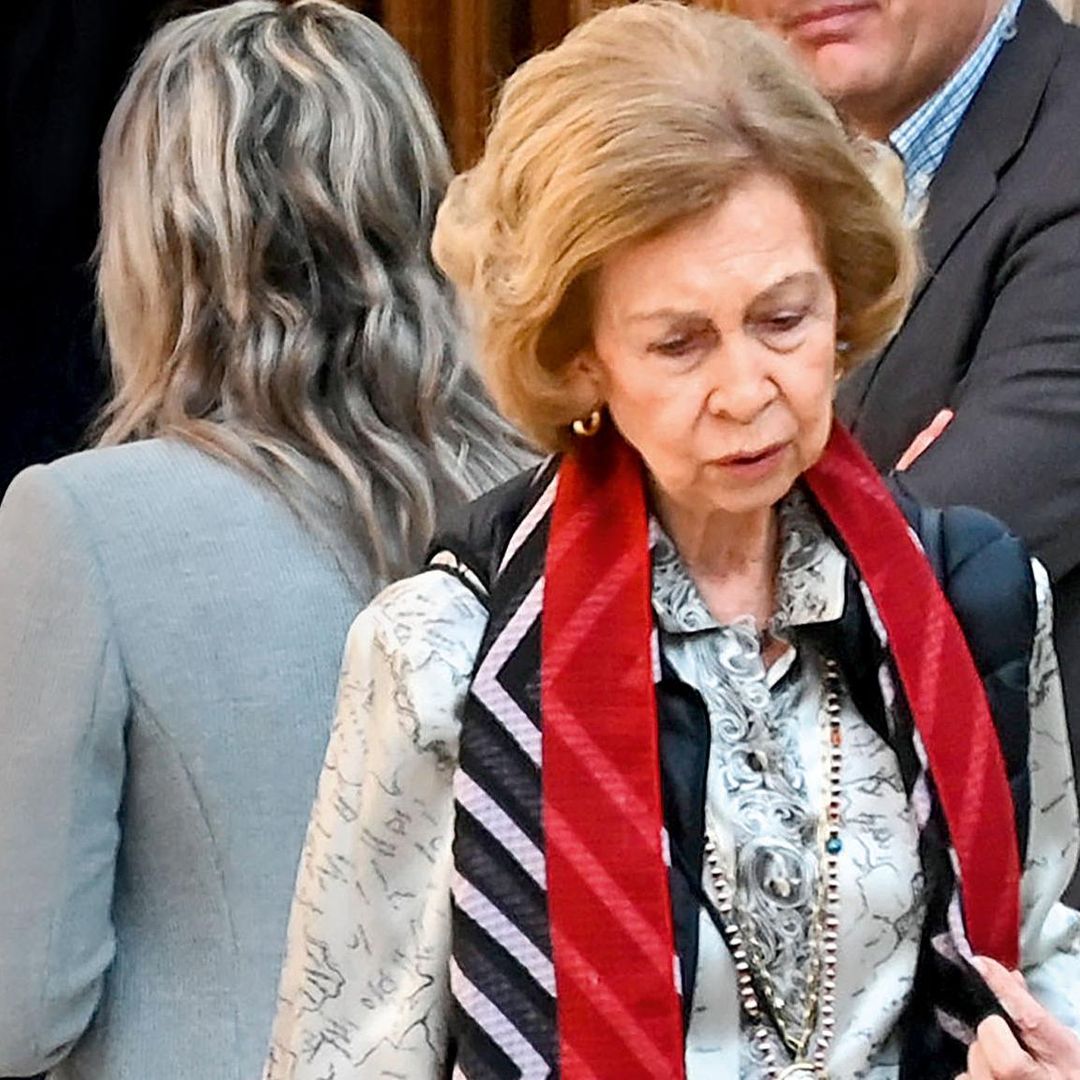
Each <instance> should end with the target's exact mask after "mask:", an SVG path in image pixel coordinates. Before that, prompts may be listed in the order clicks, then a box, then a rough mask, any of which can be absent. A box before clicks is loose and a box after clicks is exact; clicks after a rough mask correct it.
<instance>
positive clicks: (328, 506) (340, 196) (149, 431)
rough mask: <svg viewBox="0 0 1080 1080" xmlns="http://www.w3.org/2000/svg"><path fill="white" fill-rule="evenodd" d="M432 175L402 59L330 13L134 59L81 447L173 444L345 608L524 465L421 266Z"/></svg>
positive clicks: (440, 285)
mask: <svg viewBox="0 0 1080 1080" xmlns="http://www.w3.org/2000/svg"><path fill="white" fill-rule="evenodd" d="M451 175H452V174H451V167H450V162H449V158H448V155H447V152H446V148H445V145H444V143H443V140H442V136H441V134H440V132H439V127H438V123H437V121H436V119H435V116H434V113H433V110H432V107H431V104H430V102H429V100H428V98H427V95H426V94H425V92H424V90H423V87H422V86H421V84H420V81H419V79H418V77H417V76H416V74H415V72H414V70H413V68H412V65H411V64H410V62H409V60H408V58H407V57H406V55H405V53H404V52H403V51H402V50H401V48H400V47H399V46H398V45H397V44H396V43H395V42H394V41H393V39H392V38H390V37H389V36H388V35H387V34H386V33H385V32H384V31H383V30H381V29H380V28H379V27H378V26H377V25H376V24H375V23H373V22H372V21H371V20H370V19H367V18H365V17H364V16H362V15H360V14H358V13H356V12H354V11H350V10H349V9H348V8H346V7H344V6H342V5H339V4H336V3H333V2H331V0H298V2H296V3H292V4H285V3H278V2H276V0H240V2H237V3H232V4H228V5H226V6H224V7H219V8H214V9H211V10H209V11H204V12H201V13H198V14H193V15H189V16H186V17H184V18H180V19H177V20H176V21H174V22H171V23H169V24H167V25H165V26H164V27H163V28H162V29H161V30H159V32H158V33H157V34H156V35H155V36H154V37H153V38H152V39H151V41H150V42H149V44H148V45H147V46H146V49H145V51H144V52H143V53H142V55H141V56H140V58H139V60H138V62H137V63H136V65H135V67H134V70H133V71H132V73H131V76H130V79H129V81H128V83H127V86H126V88H125V89H124V92H123V94H122V96H121V98H120V100H119V103H118V104H117V106H116V109H115V111H114V113H113V115H112V118H111V120H110V123H109V126H108V130H107V133H106V135H105V140H104V144H103V147H102V152H101V217H102V224H101V235H100V241H99V249H98V258H99V268H98V291H99V297H100V303H101V309H102V314H103V318H104V324H105V330H106V335H107V339H108V346H109V355H110V359H111V363H112V368H113V373H114V381H115V394H114V396H113V399H112V401H111V403H110V404H109V406H108V408H107V410H106V413H105V416H104V418H103V421H102V425H101V434H100V439H99V442H100V443H101V444H104V445H108V444H115V443H122V442H126V441H128V440H132V439H141V438H147V437H150V436H171V437H176V438H179V439H182V440H184V441H186V442H188V443H191V444H193V445H195V446H197V447H199V448H200V449H202V450H205V451H207V452H209V453H212V454H214V455H216V456H218V457H220V458H222V459H224V460H226V461H229V462H231V463H233V464H236V465H238V466H240V467H241V468H244V469H246V470H248V471H249V472H250V473H252V474H253V475H255V476H257V477H258V478H260V479H261V480H262V481H265V482H266V483H267V484H269V485H270V486H271V487H272V488H274V489H275V490H276V491H278V492H279V493H280V494H281V495H282V496H284V498H285V499H286V500H287V501H288V503H289V504H290V505H291V506H292V507H293V508H294V509H295V510H296V511H297V513H298V514H300V516H301V517H302V519H303V520H304V521H305V522H306V523H308V524H310V525H313V526H320V528H321V526H322V525H326V526H327V527H326V528H322V529H321V531H322V532H324V533H328V534H329V535H330V539H331V540H332V541H333V542H334V548H335V550H337V551H340V552H343V553H344V555H343V556H342V557H343V559H344V561H345V562H346V563H347V564H348V569H349V573H350V576H352V577H356V578H358V579H360V582H361V584H362V586H363V590H364V591H365V592H368V593H370V591H371V589H373V588H375V587H377V586H378V585H379V584H380V583H382V582H384V581H386V580H388V579H389V578H392V577H395V576H398V575H400V574H403V573H407V572H409V571H411V570H412V569H413V568H414V566H415V564H416V562H417V560H418V559H419V558H420V557H421V556H422V555H423V550H424V547H425V545H426V544H427V542H428V540H429V537H430V534H431V531H432V527H433V524H434V521H435V513H436V502H437V501H438V502H439V504H440V509H441V508H444V507H446V506H447V504H451V505H452V504H454V503H455V502H464V501H465V500H467V499H468V498H470V497H472V496H474V495H475V494H477V493H479V492H480V491H482V490H484V489H485V488H487V487H489V486H490V485H491V484H493V483H495V482H497V481H499V480H500V479H503V478H504V477H506V476H507V475H509V474H510V473H512V472H513V471H514V470H515V469H516V468H517V467H518V466H519V463H520V461H521V460H522V458H521V454H520V451H519V450H518V449H517V448H516V447H515V445H514V442H513V441H512V440H513V439H514V436H513V435H512V434H511V431H510V428H509V426H508V425H507V424H506V423H505V421H504V420H503V419H502V418H501V417H500V416H499V415H498V414H497V413H496V411H495V409H494V408H493V406H492V405H491V404H490V403H489V401H488V400H487V397H486V394H485V392H484V390H483V388H482V386H481V383H480V380H479V378H478V376H477V375H476V374H475V372H473V371H472V370H471V369H470V368H469V366H468V365H467V364H466V363H465V360H464V355H463V352H464V350H463V348H462V344H461V341H460V340H459V339H460V336H461V335H460V325H459V316H458V312H457V309H456V303H455V298H454V293H453V290H452V288H451V286H450V285H449V283H448V282H447V281H446V280H445V278H444V277H443V276H442V274H441V273H440V272H439V271H438V269H437V268H436V266H435V265H434V262H433V260H432V257H431V253H430V243H431V233H432V229H433V227H434V221H435V211H436V208H437V206H438V204H439V202H440V200H441V199H442V196H443V194H444V192H445V189H446V185H447V183H448V182H449V180H450V177H451Z"/></svg>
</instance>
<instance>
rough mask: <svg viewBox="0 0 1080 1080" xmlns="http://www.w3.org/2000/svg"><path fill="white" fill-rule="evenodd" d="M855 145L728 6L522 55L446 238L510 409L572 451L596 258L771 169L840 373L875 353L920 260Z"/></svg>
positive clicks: (610, 21)
mask: <svg viewBox="0 0 1080 1080" xmlns="http://www.w3.org/2000/svg"><path fill="white" fill-rule="evenodd" d="M863 157H864V149H863V148H862V147H860V146H859V144H858V143H857V142H856V141H855V140H854V139H853V137H851V136H850V135H849V134H848V133H847V132H846V131H845V130H844V128H843V126H842V124H841V123H840V121H839V120H838V119H837V116H836V114H835V112H834V110H833V109H832V107H831V106H830V105H829V104H828V103H827V102H826V101H825V100H824V98H822V97H821V96H820V95H819V94H818V93H817V91H816V90H815V89H814V88H813V87H812V85H811V84H810V82H809V81H808V79H807V78H806V76H805V75H804V74H803V73H802V72H801V71H800V70H799V69H798V68H797V66H796V64H795V62H794V61H793V60H792V59H790V58H789V57H788V56H787V54H786V53H785V51H784V48H783V46H782V45H781V44H779V43H778V42H776V41H774V40H773V39H771V38H770V37H769V36H768V35H767V34H765V33H764V32H763V31H761V30H758V29H757V28H755V27H754V26H753V25H751V24H750V23H749V22H746V21H744V20H742V19H739V18H736V17H734V16H732V15H726V14H722V13H720V12H717V11H710V10H706V9H704V8H696V7H686V6H683V5H681V4H678V3H674V2H669V0H658V2H651V3H637V4H632V5H629V6H626V7H621V8H614V9H611V10H608V11H604V12H602V13H601V14H599V15H596V16H594V17H593V18H592V19H590V20H589V21H587V22H585V23H583V24H582V25H581V26H579V27H577V28H576V29H575V30H573V31H572V32H571V33H570V34H569V35H568V36H567V37H566V38H565V40H564V41H563V42H562V43H561V44H560V45H558V46H557V47H556V48H554V49H552V50H550V51H548V52H545V53H541V54H540V55H538V56H535V57H533V58H532V59H531V60H529V61H527V62H526V63H525V64H523V65H522V66H521V67H520V68H519V69H518V70H517V71H516V72H515V73H514V74H513V75H512V76H511V77H510V79H509V80H508V81H507V83H506V85H505V87H504V88H503V90H502V93H501V95H500V97H499V100H498V103H497V106H496V110H495V115H494V120H493V123H492V128H491V132H490V135H489V137H488V141H487V145H486V148H485V151H484V155H483V157H482V159H481V160H480V162H479V163H478V164H477V165H476V166H475V167H474V168H473V169H471V170H470V171H468V172H466V173H464V174H462V175H461V176H458V177H457V178H456V180H455V181H454V182H453V184H452V185H451V187H450V190H449V192H448V195H447V198H446V200H445V202H444V203H443V205H442V208H441V209H440V212H439V217H438V221H437V224H436V230H435V238H434V251H435V257H436V261H437V262H438V263H439V264H440V265H441V266H442V268H443V269H444V271H445V272H446V274H447V275H448V276H449V277H450V278H451V279H452V280H453V281H454V282H455V283H456V284H457V286H458V288H459V289H460V290H461V292H462V293H463V295H464V296H465V297H466V298H467V300H468V303H469V307H470V309H471V314H472V319H473V322H474V330H475V333H476V335H477V341H478V345H479V351H480V360H481V363H482V367H483V371H484V373H485V375H486V378H487V381H488V385H489V388H490V389H491V391H492V393H493V394H494V396H495V398H496V401H497V403H498V404H499V406H500V407H501V409H502V410H503V411H504V413H505V414H506V415H507V416H508V417H509V418H510V419H511V420H513V421H514V422H515V423H516V424H518V425H519V426H520V427H521V428H522V429H523V430H524V431H525V432H527V433H528V435H529V436H530V437H531V438H532V439H534V440H535V441H536V442H537V443H538V444H539V445H541V446H543V447H545V448H547V449H556V448H559V447H560V446H565V445H566V441H567V434H568V426H569V425H570V424H571V422H572V421H573V420H574V419H575V418H576V417H580V416H582V415H583V414H584V413H587V412H588V411H589V410H590V409H591V408H593V407H594V405H595V402H592V401H586V400H579V398H580V394H581V391H580V390H578V389H577V385H578V384H577V383H575V382H573V381H572V380H571V379H570V378H569V377H568V376H569V367H570V362H571V360H572V359H573V357H574V356H575V355H576V354H577V353H578V352H579V351H580V350H581V349H583V348H585V347H587V346H588V344H589V341H590V333H591V326H590V323H591V311H590V304H589V294H590V288H589V285H590V279H591V277H592V275H594V273H595V271H596V270H597V269H598V267H599V266H600V264H601V263H602V261H603V259H604V257H605V256H606V255H607V254H608V253H609V252H611V251H612V250H613V249H614V248H615V247H616V246H617V245H622V244H626V243H628V242H633V241H637V240H642V239H644V238H646V237H649V236H652V235H655V234H656V233H658V232H661V231H663V230H665V229H667V228H670V227H672V226H673V225H675V224H677V223H679V222H681V221H684V220H686V219H687V218H690V217H692V216H694V215H696V214H699V213H702V212H704V211H706V210H708V209H709V208H711V207H714V206H716V205H717V204H718V203H720V202H721V201H722V200H723V199H724V198H725V197H726V196H727V195H728V194H729V193H730V192H731V190H732V189H733V188H734V187H735V186H736V185H737V184H739V183H740V182H741V181H743V180H745V179H746V178H747V177H749V176H750V175H752V174H759V173H762V172H765V173H768V174H771V175H775V176H778V177H780V178H782V179H784V180H786V181H787V182H788V183H789V184H790V185H791V186H792V188H793V189H794V191H795V192H796V193H797V195H798V197H799V199H800V200H801V202H802V204H803V207H804V209H805V210H806V211H807V212H808V214H809V216H810V219H811V221H812V223H813V224H814V226H815V227H816V229H817V231H818V235H819V238H820V244H821V250H822V255H823V258H824V260H825V262H826V265H827V267H828V270H829V272H830V275H831V278H832V281H833V285H834V287H835V289H836V293H837V301H838V326H837V334H838V344H839V368H840V369H841V370H847V369H849V368H850V367H851V366H852V365H854V364H855V363H857V362H858V361H859V360H861V359H862V358H864V357H866V356H869V355H871V354H873V353H874V352H876V351H877V350H878V349H880V348H881V347H882V346H883V345H884V343H885V342H886V341H887V340H888V338H889V337H890V336H891V335H892V334H893V333H894V331H895V329H896V327H897V326H898V324H899V322H900V320H901V319H902V317H903V315H904V312H905V311H906V309H907V305H908V302H909V299H910V295H911V289H912V285H913V281H914V278H915V271H916V258H915V253H914V247H913V244H912V240H911V238H910V235H909V233H908V231H907V230H906V228H905V227H904V225H903V223H902V221H901V219H900V217H899V215H898V213H897V212H896V211H895V209H894V208H892V207H891V206H890V205H889V203H888V201H887V200H886V199H885V198H884V197H883V196H882V194H881V193H880V192H879V190H878V188H877V187H876V186H875V185H874V183H873V182H872V180H871V179H870V177H869V175H868V173H867V171H866V169H865V168H864V165H863V160H862V159H863Z"/></svg>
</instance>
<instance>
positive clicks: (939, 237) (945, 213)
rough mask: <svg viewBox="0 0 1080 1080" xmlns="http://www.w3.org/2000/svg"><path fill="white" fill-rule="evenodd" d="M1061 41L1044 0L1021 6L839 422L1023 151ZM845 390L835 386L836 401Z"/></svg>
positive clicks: (852, 414)
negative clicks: (881, 339) (894, 317)
mask: <svg viewBox="0 0 1080 1080" xmlns="http://www.w3.org/2000/svg"><path fill="white" fill-rule="evenodd" d="M1063 42H1064V29H1063V23H1062V21H1061V17H1060V16H1059V15H1058V14H1057V12H1055V11H1054V10H1053V8H1051V7H1050V5H1049V4H1048V3H1047V0H1024V3H1023V4H1021V6H1020V13H1019V15H1018V18H1017V33H1016V37H1015V38H1014V39H1013V40H1012V41H1006V42H1005V43H1004V44H1003V45H1002V47H1001V51H1000V52H999V53H998V55H997V56H996V57H995V59H994V62H993V64H991V65H990V70H989V71H988V72H987V73H986V78H985V79H984V81H983V84H982V86H980V87H979V90H978V92H977V93H976V95H975V98H974V100H973V101H972V103H971V105H970V107H969V108H968V111H967V113H966V114H965V116H964V118H963V120H962V121H961V123H960V128H959V130H958V131H957V133H956V136H955V138H954V139H953V143H952V145H951V146H950V147H949V152H948V154H947V155H946V157H945V160H944V162H943V163H942V165H941V168H940V169H939V170H938V173H937V175H936V176H935V177H934V180H933V182H932V183H931V185H930V191H929V201H928V203H927V207H926V214H925V216H924V217H923V222H922V226H921V228H920V231H919V239H920V241H921V244H922V250H923V272H922V276H921V278H920V280H919V283H918V285H917V286H916V289H915V294H914V296H913V298H912V302H911V311H909V312H908V318H907V320H905V322H904V325H903V326H901V327H900V330H899V331H898V332H897V334H896V336H895V337H894V338H893V340H892V341H891V342H890V343H889V345H887V346H886V347H885V349H884V350H882V352H881V353H880V354H879V356H878V357H877V358H876V359H873V360H870V361H868V362H867V363H866V365H865V367H864V368H863V369H862V370H861V371H857V372H856V373H855V374H854V375H853V376H852V377H851V379H850V380H848V383H849V385H848V386H847V389H846V397H847V401H846V403H845V409H846V416H847V419H848V420H849V421H850V423H851V425H852V430H853V431H856V432H858V428H859V422H858V416H859V412H860V411H861V409H862V406H863V403H864V402H865V400H866V397H867V395H868V394H869V392H870V389H871V387H872V386H873V385H874V383H875V381H876V380H877V378H878V375H879V374H880V372H881V370H882V368H883V367H884V365H885V364H886V362H887V361H888V358H889V355H890V354H891V353H892V351H893V349H894V348H896V347H897V346H898V343H899V342H901V340H902V339H903V337H904V334H905V332H906V331H907V329H908V327H909V326H910V325H911V313H912V312H913V311H914V310H915V308H916V307H917V306H918V303H919V301H920V299H921V298H922V296H923V294H924V293H925V291H926V288H927V286H928V285H929V284H930V282H931V281H932V280H933V278H934V275H935V274H936V273H937V271H938V270H939V268H940V267H941V265H942V264H943V263H944V262H945V260H946V259H947V258H948V256H949V253H950V252H951V251H952V249H953V248H954V247H955V246H956V244H957V242H958V241H959V240H960V238H961V237H962V236H963V235H964V233H965V232H966V231H967V229H968V227H969V226H970V225H971V223H972V222H973V221H974V220H975V219H976V218H977V217H978V216H979V214H980V213H981V212H982V211H983V210H984V209H985V208H986V206H987V205H988V204H989V203H990V202H991V200H992V199H993V198H994V194H995V193H996V191H997V185H998V177H1000V176H1001V174H1002V173H1003V172H1004V171H1005V170H1006V169H1007V167H1008V165H1009V163H1010V162H1011V161H1012V160H1013V159H1014V158H1015V157H1016V155H1017V154H1018V153H1019V152H1020V150H1021V149H1022V148H1023V146H1024V143H1025V142H1026V140H1027V138H1028V133H1029V132H1030V130H1031V126H1032V124H1033V123H1034V120H1035V114H1036V112H1037V111H1038V107H1039V102H1040V101H1041V100H1042V97H1043V94H1044V93H1045V91H1046V84H1047V82H1048V81H1049V79H1050V75H1051V72H1052V71H1053V69H1054V66H1055V64H1056V63H1057V61H1058V57H1059V55H1060V53H1061V49H1062V44H1063ZM844 393H845V391H844V389H843V388H842V389H841V394H842V398H843V395H844Z"/></svg>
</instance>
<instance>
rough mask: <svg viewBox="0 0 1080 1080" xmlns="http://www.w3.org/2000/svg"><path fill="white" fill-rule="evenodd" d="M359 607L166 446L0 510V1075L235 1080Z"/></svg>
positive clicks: (221, 478)
mask: <svg viewBox="0 0 1080 1080" xmlns="http://www.w3.org/2000/svg"><path fill="white" fill-rule="evenodd" d="M366 599H367V597H363V596H360V595H357V592H356V591H355V590H354V589H353V588H350V586H349V585H348V584H347V583H346V581H345V579H344V577H343V575H342V574H341V573H340V571H339V570H338V568H337V565H336V563H335V561H334V559H333V557H332V556H331V554H330V553H329V551H328V550H326V549H325V548H324V547H322V546H320V544H319V543H318V542H317V541H316V540H314V539H313V537H312V536H311V535H310V534H309V533H308V532H307V531H306V530H305V529H304V528H302V527H301V525H300V524H299V522H298V521H297V520H296V519H295V518H294V516H293V515H292V514H291V512H290V511H289V510H288V509H287V508H286V507H285V505H284V503H283V502H281V501H280V500H279V499H278V498H277V497H275V496H274V495H273V494H271V493H269V492H268V491H264V490H263V489H262V488H261V487H260V486H258V485H257V484H256V483H255V482H253V481H252V480H250V479H248V478H247V477H245V476H244V475H242V474H241V473H240V472H239V471H237V470H234V469H232V468H230V467H228V466H226V465H224V464H221V463H219V462H217V461H215V460H213V459H211V458H209V457H208V456H206V455H204V454H202V453H200V452H198V451H196V450H193V449H191V448H189V447H186V446H183V445H180V444H177V443H173V442H167V441H162V440H151V441H147V442H143V443H136V444H133V445H129V446H124V447H118V448H115V449H103V450H91V451H89V452H87V453H83V454H76V455H74V456H72V457H68V458H65V459H63V460H61V461H58V462H56V463H55V464H53V465H49V466H45V467H42V466H37V467H35V468H32V469H29V470H27V471H26V472H24V473H23V474H22V475H21V476H19V477H18V478H17V479H16V481H15V482H14V484H13V485H12V486H11V488H10V489H9V491H8V493H7V496H6V498H5V499H4V502H3V506H2V507H0V1076H3V1077H7V1076H25V1075H30V1074H33V1073H37V1072H39V1071H42V1070H46V1069H49V1068H50V1067H51V1069H52V1072H51V1073H50V1077H54V1078H62V1080H74V1078H79V1080H253V1078H255V1077H257V1076H258V1075H259V1071H260V1068H261V1064H262V1060H263V1056H264V1053H265V1050H266V1046H267V1041H268V1036H269V1030H270V1021H271V1016H272V1014H273V1011H274V1001H275V993H276V987H277V980H278V972H279V969H280V963H281V954H282V947H283V942H284V937H285V924H286V920H287V917H288V912H289V902H290V899H291V896H292V890H293V883H294V880H295V876H296V863H297V858H298V855H299V852H300V848H301V845H302V842H303V839H304V831H305V828H306V825H307V821H308V814H309V811H310V808H311V803H312V799H313V796H314V792H315V782H316V778H317V775H318V772H319V769H320V766H321V764H322V759H323V753H324V749H325V743H326V738H327V734H328V731H329V726H330V720H331V715H332V712H333V697H334V692H335V687H336V682H337V673H338V668H339V664H340V659H341V654H342V648H343V645H344V641H345V637H346V633H347V631H348V627H349V624H350V622H351V620H352V618H353V617H354V616H355V614H356V612H357V611H358V610H359V608H360V607H361V606H362V604H363V603H364V602H365V601H366Z"/></svg>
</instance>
